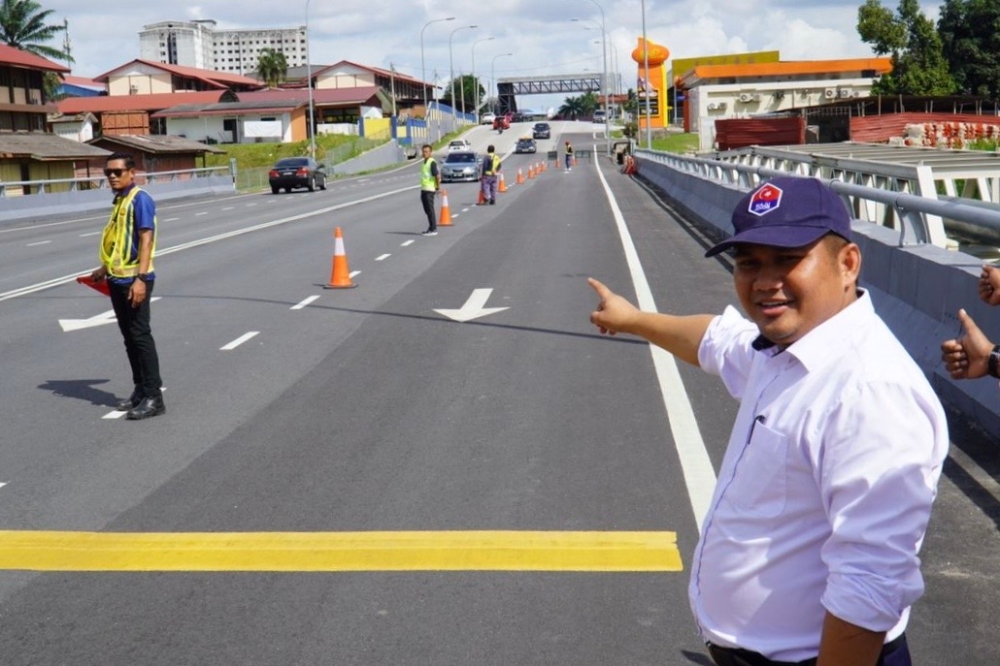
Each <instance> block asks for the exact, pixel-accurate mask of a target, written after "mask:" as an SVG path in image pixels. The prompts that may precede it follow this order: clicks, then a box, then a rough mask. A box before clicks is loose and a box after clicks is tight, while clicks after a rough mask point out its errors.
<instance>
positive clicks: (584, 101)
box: [580, 92, 600, 116]
mask: <svg viewBox="0 0 1000 666" xmlns="http://www.w3.org/2000/svg"><path fill="white" fill-rule="evenodd" d="M580 105H581V106H582V107H583V115H585V116H592V115H594V111H596V110H597V108H598V107H599V106H600V105H599V104H598V103H597V93H592V92H589V93H584V94H583V95H581V96H580Z"/></svg>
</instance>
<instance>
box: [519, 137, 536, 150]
mask: <svg viewBox="0 0 1000 666" xmlns="http://www.w3.org/2000/svg"><path fill="white" fill-rule="evenodd" d="M514 152H515V153H536V152H538V144H536V143H535V140H534V139H528V138H524V139H518V140H517V146H516V147H515V148H514Z"/></svg>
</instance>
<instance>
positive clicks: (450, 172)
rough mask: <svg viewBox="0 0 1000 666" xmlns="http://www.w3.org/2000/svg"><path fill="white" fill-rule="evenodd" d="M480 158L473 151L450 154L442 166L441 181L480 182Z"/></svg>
mask: <svg viewBox="0 0 1000 666" xmlns="http://www.w3.org/2000/svg"><path fill="white" fill-rule="evenodd" d="M479 164H480V160H479V156H478V155H476V154H475V153H473V152H471V151H464V150H463V151H456V152H453V153H448V154H447V155H446V156H445V158H444V162H443V163H442V164H441V181H442V182H445V183H451V182H454V181H463V180H465V181H475V180H479Z"/></svg>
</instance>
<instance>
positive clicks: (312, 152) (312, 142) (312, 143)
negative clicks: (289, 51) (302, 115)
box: [306, 0, 316, 159]
mask: <svg viewBox="0 0 1000 666" xmlns="http://www.w3.org/2000/svg"><path fill="white" fill-rule="evenodd" d="M306 88H307V89H308V90H309V120H308V122H307V123H306V130H307V131H308V132H309V157H311V158H313V159H316V118H315V111H314V110H313V79H312V64H311V63H310V62H309V0H306Z"/></svg>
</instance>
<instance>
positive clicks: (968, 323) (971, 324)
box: [958, 308, 979, 333]
mask: <svg viewBox="0 0 1000 666" xmlns="http://www.w3.org/2000/svg"><path fill="white" fill-rule="evenodd" d="M958 321H959V322H960V323H961V324H962V328H964V329H965V332H966V333H971V332H972V331H978V330H979V327H978V326H976V322H975V321H973V319H972V317H970V316H969V313H968V312H966V311H965V308H962V309H961V310H959V311H958Z"/></svg>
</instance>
